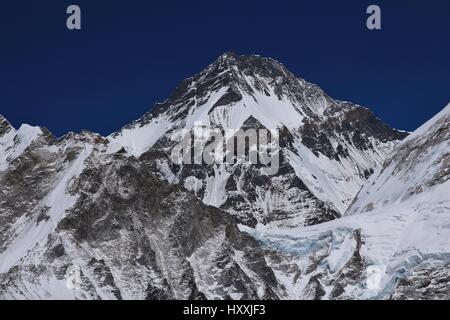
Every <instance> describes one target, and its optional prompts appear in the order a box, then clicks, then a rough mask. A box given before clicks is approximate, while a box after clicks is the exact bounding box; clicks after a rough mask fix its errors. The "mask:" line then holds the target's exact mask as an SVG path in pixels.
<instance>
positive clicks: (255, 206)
mask: <svg viewBox="0 0 450 320" xmlns="http://www.w3.org/2000/svg"><path fill="white" fill-rule="evenodd" d="M199 126H201V127H203V128H219V129H220V130H223V131H225V130H230V129H231V130H234V131H237V130H239V129H248V128H266V129H277V130H279V132H280V138H281V154H280V170H278V172H277V173H276V174H275V175H273V176H271V177H268V176H267V175H264V174H262V173H261V168H258V167H255V166H251V167H249V166H245V164H242V163H226V164H223V165H216V166H207V165H203V166H201V167H198V166H197V167H196V166H187V165H186V166H176V165H175V164H174V163H172V162H171V159H170V157H169V155H170V154H171V151H172V150H173V148H174V146H175V145H177V143H178V142H179V141H180V139H181V138H180V137H181V133H180V132H183V130H184V131H185V132H186V131H190V130H192V129H193V128H197V127H199ZM405 136H406V133H404V132H399V131H396V130H393V129H391V128H389V127H388V126H387V125H385V124H383V123H382V122H381V121H380V120H378V119H377V118H375V116H374V115H373V114H372V113H371V112H370V111H369V110H368V109H365V108H362V107H360V106H358V105H354V104H351V103H349V102H341V101H337V100H334V99H332V98H330V97H329V96H328V95H326V93H324V92H323V91H322V90H321V89H320V88H319V87H317V86H316V85H313V84H310V83H308V82H306V81H304V80H303V79H299V78H297V77H295V76H294V75H293V74H292V73H290V72H289V71H288V70H287V69H286V68H285V67H284V66H283V65H282V64H280V63H279V62H277V61H275V60H273V59H269V58H262V57H259V56H239V55H236V54H234V53H227V54H224V55H222V56H221V57H219V59H218V60H217V61H215V62H214V63H213V64H211V65H210V66H208V67H207V68H206V69H205V70H203V71H202V72H200V73H199V74H198V75H196V76H194V77H192V78H189V79H186V80H185V81H183V82H182V83H181V84H180V85H179V87H178V88H177V89H176V90H175V92H174V93H173V94H172V95H171V97H170V98H169V99H167V100H166V101H164V102H163V103H161V104H158V105H156V106H155V107H154V109H153V111H151V112H150V113H148V114H146V115H145V116H144V117H142V118H141V119H139V120H138V121H136V122H134V123H132V124H130V125H128V126H126V127H124V128H123V129H122V130H121V131H119V132H117V133H115V134H113V135H111V136H110V137H108V139H109V140H110V147H109V148H110V152H117V151H118V150H120V149H121V148H123V149H124V150H125V151H126V152H127V153H128V154H129V155H132V156H135V157H142V158H147V159H149V158H151V159H152V161H153V164H152V163H149V165H153V166H154V167H155V169H156V171H159V173H160V175H161V176H162V177H163V178H165V179H167V180H168V181H169V182H171V183H179V184H181V185H184V186H186V187H187V188H189V189H191V190H192V191H193V192H195V193H196V195H197V196H198V197H199V198H200V199H202V200H203V201H204V202H205V203H206V204H210V205H213V206H216V207H219V208H222V209H224V210H226V211H227V212H229V213H230V214H232V215H233V216H234V217H235V218H236V220H237V221H239V222H240V223H243V224H246V225H249V226H255V225H256V224H257V223H262V224H273V225H275V226H277V225H284V226H298V225H310V224H315V223H319V222H324V221H329V220H332V219H335V218H337V217H339V216H341V215H342V214H344V212H345V211H346V209H347V208H348V205H349V204H350V203H351V201H352V200H353V199H354V197H355V195H356V193H357V192H358V191H359V189H360V188H361V186H362V185H363V184H364V182H365V181H366V179H367V178H368V177H369V176H370V175H371V174H372V173H373V172H374V171H375V170H376V169H377V168H378V167H379V166H381V164H382V163H383V161H384V159H385V157H386V156H387V154H388V153H389V152H390V151H391V150H392V149H393V147H394V145H395V143H396V142H397V141H398V140H400V139H402V138H404V137H405Z"/></svg>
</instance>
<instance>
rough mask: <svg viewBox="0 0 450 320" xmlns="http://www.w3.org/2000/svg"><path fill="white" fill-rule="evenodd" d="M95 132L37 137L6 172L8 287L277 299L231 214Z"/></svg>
mask: <svg viewBox="0 0 450 320" xmlns="http://www.w3.org/2000/svg"><path fill="white" fill-rule="evenodd" d="M106 143H107V142H106V140H104V139H103V138H102V137H100V136H98V135H95V134H92V133H89V132H85V133H82V134H80V135H76V134H69V135H68V136H66V137H63V138H62V139H59V140H56V139H54V138H53V137H51V136H48V135H44V134H42V135H40V136H39V137H37V138H36V139H35V140H34V141H33V142H32V143H31V144H30V146H29V147H28V148H27V149H26V151H25V152H24V153H23V154H21V155H20V156H19V157H18V158H16V159H15V160H14V161H13V162H12V163H11V164H10V166H9V168H8V169H7V170H6V171H3V172H1V173H0V181H1V186H2V190H1V196H0V203H1V207H0V217H1V222H2V223H1V228H2V229H1V233H0V234H1V236H0V283H1V285H0V297H1V298H4V299H5V298H6V299H9V298H12V299H32V298H37V299H46V298H52V299H54V298H59V299H206V298H208V299H213V298H221V299H227V298H234V299H239V298H243V299H257V298H261V299H275V298H277V297H278V292H279V290H280V289H279V288H278V283H277V282H276V279H275V277H274V274H273V272H272V270H271V269H270V268H269V267H268V266H267V265H266V263H265V260H264V256H263V254H262V251H261V250H260V249H259V247H258V246H257V243H256V242H255V241H254V240H253V239H252V238H251V237H250V236H248V235H246V234H244V233H241V232H240V231H239V230H238V228H237V226H236V224H235V223H234V222H233V220H232V219H231V217H230V216H229V215H227V214H225V213H224V212H222V211H221V210H219V209H217V208H214V207H211V206H207V205H205V204H203V203H202V202H201V201H200V200H198V199H197V198H196V197H195V195H193V194H191V193H190V192H187V191H186V190H185V189H184V188H183V187H180V186H177V185H170V184H168V183H167V182H164V181H161V180H159V179H158V178H157V177H155V176H154V175H153V173H152V172H151V170H150V169H149V167H147V166H146V165H145V163H144V162H141V161H139V160H138V159H136V158H133V157H128V156H126V155H124V154H121V153H117V154H107V153H106Z"/></svg>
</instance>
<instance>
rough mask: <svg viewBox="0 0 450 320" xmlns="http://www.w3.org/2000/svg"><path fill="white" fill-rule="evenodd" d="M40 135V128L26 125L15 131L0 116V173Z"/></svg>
mask: <svg viewBox="0 0 450 320" xmlns="http://www.w3.org/2000/svg"><path fill="white" fill-rule="evenodd" d="M41 134H42V130H41V128H39V127H32V126H30V125H28V124H23V125H21V126H20V128H19V129H18V130H16V129H14V128H13V127H12V126H11V125H10V124H9V122H8V121H7V120H6V119H5V118H3V117H2V116H1V115H0V172H1V171H4V170H6V168H7V167H8V164H9V163H10V162H11V161H13V160H14V159H16V158H17V157H19V156H20V155H21V154H22V153H23V152H24V151H25V149H26V148H28V146H29V145H30V144H31V143H32V142H33V141H34V140H35V139H36V138H37V137H39V136H40V135H41Z"/></svg>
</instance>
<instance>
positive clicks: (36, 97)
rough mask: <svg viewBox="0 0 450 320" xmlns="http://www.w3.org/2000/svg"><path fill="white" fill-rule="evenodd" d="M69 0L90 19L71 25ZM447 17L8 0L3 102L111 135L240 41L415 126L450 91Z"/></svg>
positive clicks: (169, 1)
mask: <svg viewBox="0 0 450 320" xmlns="http://www.w3.org/2000/svg"><path fill="white" fill-rule="evenodd" d="M70 4H77V5H79V6H80V7H81V9H82V27H83V29H82V30H81V31H77V32H73V31H68V30H67V29H66V26H65V22H66V17H67V16H66V13H65V11H66V8H67V6H68V5H70ZM369 4H378V5H380V6H381V9H382V28H383V29H382V30H381V31H369V30H367V29H366V27H365V24H366V18H367V15H366V13H365V11H366V8H367V6H368V5H369ZM449 21H450V1H449V0H430V1H413V0H395V1H392V0H391V1H375V0H374V1H366V0H341V1H336V0H329V1H325V0H316V1H312V0H311V1H298V0H297V1H289V2H288V1H281V0H276V1H271V2H269V1H262V0H258V1H253V0H250V1H249V0H245V1H243V0H241V1H234V0H227V1H213V0H208V1H196V0H191V1H174V0H164V1H159V0H158V1H153V0H152V1H150V0H148V1H144V0H128V1H125V0H120V1H114V0H72V1H65V0H54V1H49V0H39V1H23V0H16V1H8V2H6V1H3V2H2V3H1V5H0V41H1V44H0V88H1V90H0V114H2V115H4V116H5V117H6V118H7V119H8V120H10V121H11V122H12V123H13V125H15V126H19V125H20V124H21V123H23V122H25V123H30V124H33V125H41V126H46V127H48V128H49V129H50V130H51V131H52V132H53V133H54V134H56V135H62V134H64V133H66V132H67V131H80V130H81V129H90V130H93V131H96V132H99V133H102V134H104V135H106V134H109V133H111V132H113V131H115V130H117V129H119V128H120V127H121V126H122V125H124V124H126V123H128V122H129V121H130V120H133V119H136V118H139V117H140V116H141V115H142V114H143V113H145V112H146V111H148V110H149V109H150V107H151V106H152V105H153V103H154V102H158V101H162V100H164V99H165V98H167V96H168V95H169V94H170V92H171V91H172V90H174V89H175V87H176V85H177V84H178V83H179V82H180V81H181V80H182V79H184V78H186V77H188V76H191V75H194V74H195V73H197V72H199V71H200V70H201V69H203V68H204V67H206V66H207V65H208V64H209V63H211V62H212V61H214V60H215V59H216V57H217V56H219V55H220V54H221V53H223V52H225V51H229V50H235V51H236V52H237V53H240V54H250V53H255V54H260V55H263V56H270V57H273V58H275V59H277V60H279V61H281V62H282V63H284V64H285V65H286V66H287V67H288V68H289V69H290V70H291V71H292V72H294V73H295V74H296V75H298V76H299V77H302V78H304V79H306V80H308V81H311V82H314V83H317V84H318V85H319V86H321V87H322V88H323V89H324V90H325V91H327V92H328V93H329V95H330V96H332V97H334V98H337V99H343V100H350V101H353V102H356V103H359V104H362V105H364V106H367V107H369V108H371V109H372V110H373V111H374V112H375V113H376V115H377V116H378V117H379V118H381V119H383V120H384V121H385V122H387V123H388V124H390V125H392V126H394V127H397V128H401V129H407V130H413V129H415V128H416V127H418V126H419V125H420V124H422V123H423V122H424V121H426V120H427V119H428V118H430V117H431V116H432V115H434V114H435V113H437V112H438V111H439V110H440V109H442V108H443V107H444V106H445V105H446V104H447V103H448V102H449V101H450V90H449V89H450V24H449Z"/></svg>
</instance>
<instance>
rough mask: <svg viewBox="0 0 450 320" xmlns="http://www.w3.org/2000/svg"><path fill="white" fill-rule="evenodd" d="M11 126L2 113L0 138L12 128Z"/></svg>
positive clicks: (0, 116)
mask: <svg viewBox="0 0 450 320" xmlns="http://www.w3.org/2000/svg"><path fill="white" fill-rule="evenodd" d="M12 129H13V128H12V126H11V125H10V124H9V122H8V121H7V120H6V119H5V118H3V116H2V115H0V138H1V137H2V136H3V135H4V134H5V133H8V132H9V131H10V130H12Z"/></svg>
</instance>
